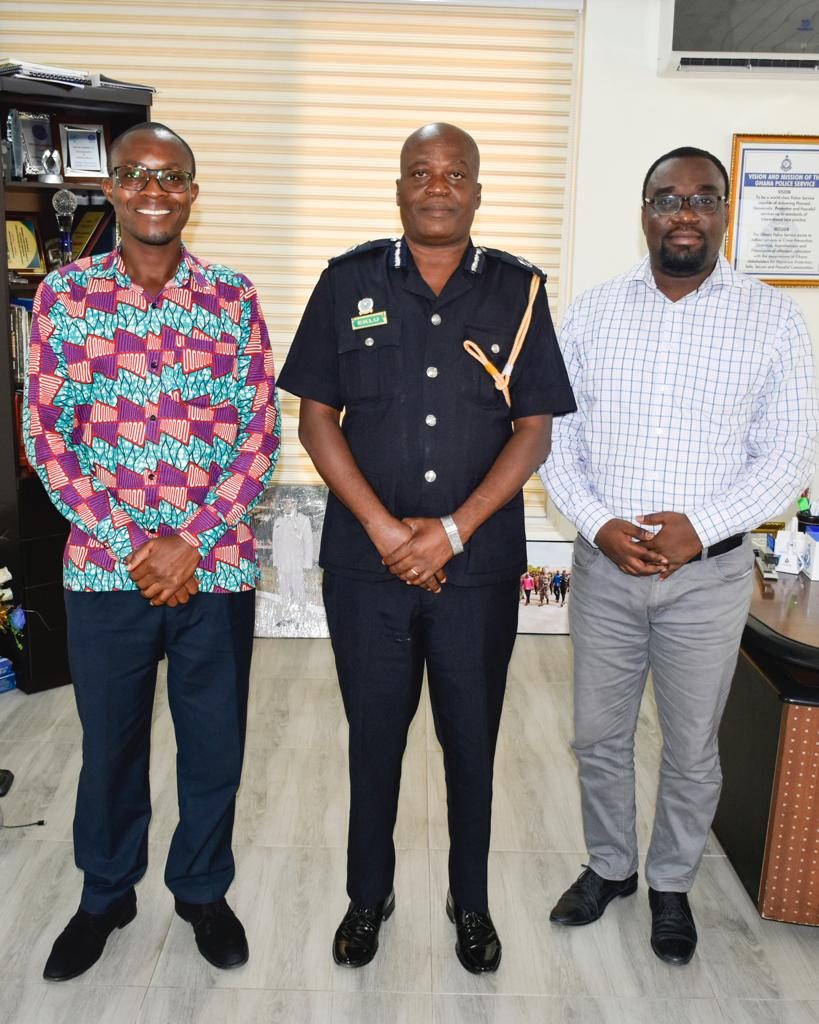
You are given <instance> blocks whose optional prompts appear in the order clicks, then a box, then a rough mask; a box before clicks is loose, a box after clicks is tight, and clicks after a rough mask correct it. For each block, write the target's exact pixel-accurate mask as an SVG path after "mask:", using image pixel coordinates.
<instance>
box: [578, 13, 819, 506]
mask: <svg viewBox="0 0 819 1024" xmlns="http://www.w3.org/2000/svg"><path fill="white" fill-rule="evenodd" d="M659 31H660V0H586V14H585V31H584V42H583V64H582V67H583V70H582V79H581V90H580V116H579V138H578V151H577V188H576V193H575V196H574V199H573V202H574V211H575V213H574V216H575V221H574V230H573V236H572V249H571V257H570V259H571V262H570V271H571V276H570V290H571V294H572V295H576V294H578V292H581V291H583V290H584V289H585V288H588V287H590V286H591V285H593V284H597V283H598V282H599V281H603V280H605V279H606V278H609V277H613V276H614V275H615V274H618V273H620V272H621V271H623V270H626V269H628V267H629V266H631V265H632V264H633V263H635V262H636V261H637V260H638V259H639V258H640V257H641V256H642V255H643V254H644V252H645V246H644V242H643V236H642V232H641V231H640V198H641V197H640V187H641V185H642V182H643V176H644V175H645V172H646V170H647V169H648V167H649V166H650V164H651V163H652V162H653V160H654V159H655V158H656V157H658V156H660V154H661V153H665V152H667V151H668V150H670V149H674V148H675V147H676V146H699V147H701V148H702V149H707V150H709V151H710V152H712V153H714V154H715V155H716V156H718V157H719V158H720V160H722V161H723V163H724V164H725V165H726V167H728V169H729V171H730V159H731V141H732V137H733V134H734V133H735V132H737V133H741V134H757V133H758V134H776V135H782V134H799V135H819V76H811V77H805V78H802V77H800V76H794V77H791V78H758V77H753V78H752V77H750V76H749V77H744V76H743V75H742V74H737V76H736V77H730V78H725V77H723V76H720V77H719V78H708V77H705V78H704V77H701V76H694V75H691V74H679V75H675V76H674V77H673V78H660V77H658V76H657V73H656V67H657V53H658V41H659ZM788 291H789V294H791V295H792V296H793V298H794V299H795V300H796V301H797V302H798V303H799V305H800V306H801V308H802V310H803V311H804V314H805V317H806V319H807V321H808V326H809V327H810V330H811V334H812V336H813V343H814V350H815V352H816V357H817V364H818V365H819V288H791V289H788ZM811 491H812V496H813V497H814V498H819V471H817V474H816V477H815V478H814V483H813V487H812V488H811Z"/></svg>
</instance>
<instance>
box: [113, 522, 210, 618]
mask: <svg viewBox="0 0 819 1024" xmlns="http://www.w3.org/2000/svg"><path fill="white" fill-rule="evenodd" d="M125 564H126V566H127V567H128V574H129V575H130V577H131V579H132V580H133V581H134V583H136V585H137V586H138V587H139V589H140V593H141V594H142V596H143V597H144V598H146V599H147V600H148V601H150V602H151V604H152V605H162V604H166V605H168V607H169V608H175V607H176V606H177V605H178V604H187V603H188V601H189V600H190V598H191V597H192V596H193V595H194V594H195V593H196V592H197V590H199V584H198V582H197V580H196V577H195V576H194V575H193V574H194V571H195V570H196V568H197V566H198V565H199V552H198V551H197V549H196V548H194V547H192V546H191V545H190V544H188V542H187V541H185V540H183V539H182V538H181V537H178V536H176V535H175V534H169V535H167V536H164V537H154V538H153V539H152V540H149V541H148V542H147V543H146V544H143V545H142V547H139V548H137V549H136V551H134V552H132V554H130V555H129V556H128V558H126V559H125Z"/></svg>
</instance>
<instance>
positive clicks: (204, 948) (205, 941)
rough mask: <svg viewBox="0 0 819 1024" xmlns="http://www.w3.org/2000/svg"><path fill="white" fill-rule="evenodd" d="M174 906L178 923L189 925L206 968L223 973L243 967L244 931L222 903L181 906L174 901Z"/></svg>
mask: <svg viewBox="0 0 819 1024" xmlns="http://www.w3.org/2000/svg"><path fill="white" fill-rule="evenodd" d="M175 906H176V912H177V914H179V916H180V917H181V918H182V920H183V921H187V922H188V923H189V924H192V925H193V934H194V936H195V938H196V945H197V948H198V949H199V952H200V953H201V954H202V956H203V957H204V958H205V959H206V960H207V962H208V963H209V964H213V966H214V967H221V968H223V969H225V970H227V969H228V968H230V967H241V966H242V964H246V963H247V961H248V957H249V956H250V951H249V950H248V948H247V938H246V936H245V930H244V928H243V927H242V922H241V921H240V920H239V918H238V917H237V916H236V915H235V914H234V913H233V911H232V910H231V909H230V907H229V906H228V905H227V901H226V900H224V899H221V900H214V902H213V903H185V902H184V901H183V900H180V899H177V900H176V902H175Z"/></svg>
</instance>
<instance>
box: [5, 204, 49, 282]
mask: <svg viewBox="0 0 819 1024" xmlns="http://www.w3.org/2000/svg"><path fill="white" fill-rule="evenodd" d="M6 255H7V258H8V269H9V270H15V271H17V273H19V274H45V273H46V272H47V269H48V268H47V266H46V259H45V252H44V250H43V243H42V240H41V239H40V231H39V228H38V227H37V221H36V220H35V219H34V218H33V217H28V216H25V215H23V214H15V213H9V214H6Z"/></svg>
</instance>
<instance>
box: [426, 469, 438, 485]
mask: <svg viewBox="0 0 819 1024" xmlns="http://www.w3.org/2000/svg"><path fill="white" fill-rule="evenodd" d="M437 478H438V474H437V473H436V472H435V470H434V469H428V470H427V471H426V473H424V479H425V480H426V482H427V483H428V484H433V483H435V481H436V480H437Z"/></svg>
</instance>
